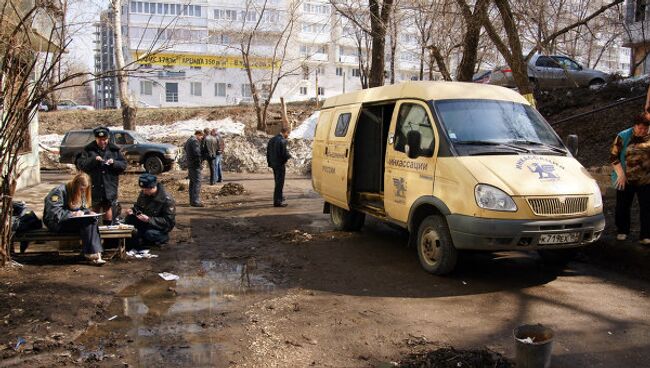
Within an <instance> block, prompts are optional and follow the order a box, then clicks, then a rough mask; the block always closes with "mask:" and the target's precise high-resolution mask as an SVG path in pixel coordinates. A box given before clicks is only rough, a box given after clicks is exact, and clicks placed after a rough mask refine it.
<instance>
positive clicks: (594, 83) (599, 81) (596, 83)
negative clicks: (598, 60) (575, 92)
mask: <svg viewBox="0 0 650 368" xmlns="http://www.w3.org/2000/svg"><path fill="white" fill-rule="evenodd" d="M603 84H605V81H604V80H602V79H600V78H596V79H594V80H592V81H590V82H589V87H593V86H602V85H603Z"/></svg>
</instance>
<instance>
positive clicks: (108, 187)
mask: <svg viewBox="0 0 650 368" xmlns="http://www.w3.org/2000/svg"><path fill="white" fill-rule="evenodd" d="M93 133H94V134H95V140H94V141H93V142H90V143H88V144H87V145H86V147H84V152H83V153H82V156H81V170H82V171H84V172H85V173H87V174H88V175H89V176H90V179H91V181H92V197H93V200H92V208H93V211H95V212H98V213H99V212H104V223H105V224H109V225H110V224H111V223H112V222H113V207H116V206H117V194H118V190H117V187H118V184H119V181H120V179H119V175H120V174H122V173H123V172H124V171H125V170H126V166H127V163H126V160H125V159H124V156H122V153H121V152H120V148H119V147H118V146H116V145H115V144H113V143H111V142H109V131H108V128H105V127H99V128H95V129H94V130H93Z"/></svg>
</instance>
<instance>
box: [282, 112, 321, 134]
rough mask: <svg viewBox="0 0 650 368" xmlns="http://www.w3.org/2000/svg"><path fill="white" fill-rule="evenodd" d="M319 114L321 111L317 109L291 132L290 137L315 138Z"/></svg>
mask: <svg viewBox="0 0 650 368" xmlns="http://www.w3.org/2000/svg"><path fill="white" fill-rule="evenodd" d="M319 116H320V111H316V112H314V113H313V114H311V116H310V117H308V118H307V119H305V121H303V122H302V124H300V125H298V127H296V128H295V129H294V130H292V131H291V133H289V138H290V139H309V140H313V139H314V134H315V133H316V123H318V117H319Z"/></svg>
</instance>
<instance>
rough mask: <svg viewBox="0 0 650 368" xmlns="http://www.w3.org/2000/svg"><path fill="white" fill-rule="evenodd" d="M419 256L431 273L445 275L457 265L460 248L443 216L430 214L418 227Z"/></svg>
mask: <svg viewBox="0 0 650 368" xmlns="http://www.w3.org/2000/svg"><path fill="white" fill-rule="evenodd" d="M417 248H418V258H419V259H420V264H421V265H422V267H423V268H424V269H425V270H426V271H427V272H429V273H432V274H434V275H444V274H447V273H449V272H451V271H452V270H453V269H454V267H456V262H457V261H458V250H456V248H455V247H454V244H453V242H452V240H451V234H450V233H449V228H448V227H447V222H446V221H445V219H444V218H443V217H442V216H439V215H433V216H429V217H427V218H425V219H424V221H422V223H421V224H420V227H419V229H418V246H417Z"/></svg>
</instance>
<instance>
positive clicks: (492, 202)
mask: <svg viewBox="0 0 650 368" xmlns="http://www.w3.org/2000/svg"><path fill="white" fill-rule="evenodd" d="M474 198H476V204H477V205H478V206H479V207H481V208H485V209H486V210H494V211H510V212H515V211H517V205H516V204H515V201H513V200H512V197H510V196H509V195H507V194H506V193H505V192H504V191H502V190H501V189H497V188H495V187H493V186H491V185H486V184H479V185H477V186H476V187H475V188H474Z"/></svg>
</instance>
